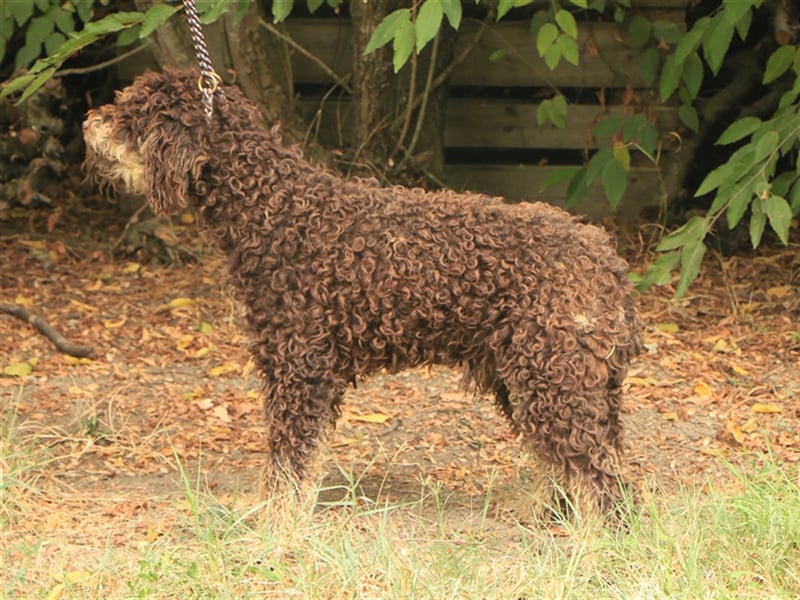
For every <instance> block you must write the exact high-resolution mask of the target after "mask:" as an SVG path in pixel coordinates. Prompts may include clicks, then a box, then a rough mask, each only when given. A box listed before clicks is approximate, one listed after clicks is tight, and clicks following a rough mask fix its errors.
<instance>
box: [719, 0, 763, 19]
mask: <svg viewBox="0 0 800 600" xmlns="http://www.w3.org/2000/svg"><path fill="white" fill-rule="evenodd" d="M754 4H755V2H754V0H735V1H731V0H723V2H722V9H723V14H724V15H725V21H727V22H728V23H729V24H731V25H735V24H736V23H738V22H739V20H740V19H741V18H742V17H743V16H745V15H746V14H747V13H749V12H750V11H751V10H752V8H753V5H754Z"/></svg>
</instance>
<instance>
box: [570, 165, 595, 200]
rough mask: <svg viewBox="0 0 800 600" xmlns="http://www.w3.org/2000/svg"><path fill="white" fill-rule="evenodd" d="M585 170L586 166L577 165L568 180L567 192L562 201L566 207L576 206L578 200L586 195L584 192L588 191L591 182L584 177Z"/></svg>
mask: <svg viewBox="0 0 800 600" xmlns="http://www.w3.org/2000/svg"><path fill="white" fill-rule="evenodd" d="M586 171H587V169H586V167H579V168H578V170H577V171H576V172H575V175H574V176H573V177H572V179H571V180H570V182H569V185H568V186H567V194H566V196H565V197H564V203H565V204H566V206H567V208H573V207H575V206H577V205H578V204H579V203H580V201H581V200H583V199H584V198H585V197H586V194H588V193H589V186H590V185H591V182H590V181H588V180H587V178H586Z"/></svg>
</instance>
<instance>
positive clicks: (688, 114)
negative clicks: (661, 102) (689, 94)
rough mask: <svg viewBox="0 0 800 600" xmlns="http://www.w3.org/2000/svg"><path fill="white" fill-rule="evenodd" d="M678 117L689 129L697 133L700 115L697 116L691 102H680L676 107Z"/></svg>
mask: <svg viewBox="0 0 800 600" xmlns="http://www.w3.org/2000/svg"><path fill="white" fill-rule="evenodd" d="M678 118H679V119H680V120H681V122H682V123H683V124H684V125H686V126H687V127H688V128H689V129H691V130H692V131H694V132H695V133H697V130H698V129H699V128H700V117H699V116H697V111H696V110H695V108H694V106H692V105H691V104H681V105H680V106H679V107H678Z"/></svg>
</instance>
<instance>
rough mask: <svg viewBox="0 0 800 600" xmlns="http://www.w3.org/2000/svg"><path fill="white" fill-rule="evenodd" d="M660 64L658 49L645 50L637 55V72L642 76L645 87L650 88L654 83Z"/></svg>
mask: <svg viewBox="0 0 800 600" xmlns="http://www.w3.org/2000/svg"><path fill="white" fill-rule="evenodd" d="M660 62H661V57H660V55H659V53H658V48H645V49H644V50H643V51H642V53H641V54H640V55H639V72H640V73H641V74H642V79H643V80H644V85H645V86H646V87H652V85H653V84H654V83H655V82H656V79H657V78H658V65H659V64H660Z"/></svg>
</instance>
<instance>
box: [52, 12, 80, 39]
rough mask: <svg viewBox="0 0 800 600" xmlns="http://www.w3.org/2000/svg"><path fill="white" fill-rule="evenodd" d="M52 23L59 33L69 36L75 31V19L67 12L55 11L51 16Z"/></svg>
mask: <svg viewBox="0 0 800 600" xmlns="http://www.w3.org/2000/svg"><path fill="white" fill-rule="evenodd" d="M53 22H54V23H55V26H56V27H57V28H58V30H59V31H60V32H61V33H65V34H70V33H72V32H73V31H75V19H74V17H73V16H72V13H71V12H69V11H68V10H62V9H59V10H58V11H56V13H55V14H54V15H53Z"/></svg>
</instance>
